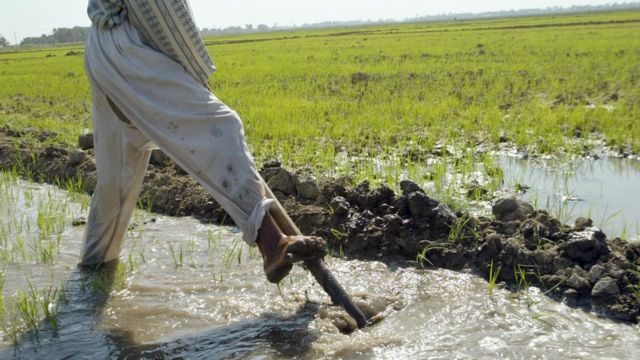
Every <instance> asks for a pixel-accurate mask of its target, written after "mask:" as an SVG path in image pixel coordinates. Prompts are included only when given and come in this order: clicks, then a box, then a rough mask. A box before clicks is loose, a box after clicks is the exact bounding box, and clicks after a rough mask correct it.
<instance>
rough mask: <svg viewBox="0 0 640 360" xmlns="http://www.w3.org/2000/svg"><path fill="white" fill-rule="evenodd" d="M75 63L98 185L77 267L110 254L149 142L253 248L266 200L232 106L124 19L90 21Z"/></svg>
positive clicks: (125, 221) (117, 246)
mask: <svg viewBox="0 0 640 360" xmlns="http://www.w3.org/2000/svg"><path fill="white" fill-rule="evenodd" d="M85 69H86V72H87V75H88V77H89V80H90V83H91V94H92V97H93V130H94V146H95V153H96V167H97V177H98V184H97V187H96V189H95V192H94V194H93V197H92V199H91V211H90V213H89V219H88V225H87V230H86V233H85V244H84V248H83V251H82V261H81V263H82V264H84V265H90V264H97V263H101V262H107V261H111V260H115V259H117V258H118V257H119V255H120V251H121V248H122V242H123V239H124V236H125V234H126V231H127V227H128V225H129V219H130V217H131V214H132V212H133V209H134V207H135V206H136V203H137V199H138V193H139V191H140V187H141V185H142V181H143V179H144V173H145V170H146V168H147V165H148V162H149V157H150V154H151V149H152V148H154V147H155V146H156V145H157V147H159V148H160V149H162V150H163V151H164V152H165V153H166V154H167V155H168V156H169V157H171V158H172V159H173V160H174V161H175V162H176V163H177V164H178V165H180V167H182V168H183V169H184V170H185V171H186V172H188V173H189V174H190V175H191V176H193V177H194V178H195V179H196V180H198V182H199V183H200V184H202V185H203V186H204V187H205V189H207V191H209V192H210V193H211V194H212V195H213V197H214V198H215V200H216V201H217V202H218V203H219V204H220V205H221V206H222V207H223V208H224V209H225V210H226V211H227V213H228V214H229V215H230V216H231V218H232V219H233V220H234V222H235V223H236V225H238V227H239V228H240V229H241V230H242V231H243V235H244V240H245V241H246V242H247V243H249V244H253V243H254V242H255V240H256V237H257V232H258V229H259V228H260V225H261V224H262V220H263V218H264V215H265V213H266V211H267V210H268V209H269V207H270V206H271V204H272V202H273V201H272V200H268V199H266V198H265V189H264V187H263V184H262V182H261V181H260V177H259V175H258V172H257V170H256V167H255V164H254V161H253V159H252V157H251V155H250V154H249V152H248V150H247V146H246V143H245V138H244V130H243V127H242V122H241V120H240V118H239V117H238V115H237V114H236V112H234V111H233V110H231V109H230V108H229V107H227V106H226V105H225V104H223V103H222V102H221V101H220V100H218V99H217V98H216V97H215V96H214V95H213V94H212V93H211V92H210V91H209V90H208V89H206V88H205V87H204V86H203V85H202V84H200V83H199V82H197V81H196V80H195V79H194V78H193V77H192V76H191V75H190V74H189V73H187V72H186V71H185V70H184V69H183V68H182V67H181V66H180V65H179V64H178V63H176V62H175V61H173V60H171V59H170V58H169V57H167V56H165V55H164V54H162V53H159V52H157V51H155V50H153V49H151V48H150V47H148V46H146V45H144V44H143V42H142V41H141V39H140V36H139V34H138V32H137V31H136V29H135V28H133V27H132V26H131V25H130V24H129V23H127V22H125V23H123V24H122V25H120V26H118V27H116V28H113V29H111V30H98V29H97V28H96V27H95V26H94V27H92V29H91V32H90V34H89V37H88V39H87V45H86V49H85ZM110 102H111V103H110Z"/></svg>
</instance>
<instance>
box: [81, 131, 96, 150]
mask: <svg viewBox="0 0 640 360" xmlns="http://www.w3.org/2000/svg"><path fill="white" fill-rule="evenodd" d="M78 147H79V148H80V149H82V150H89V149H93V134H83V135H80V136H79V137H78Z"/></svg>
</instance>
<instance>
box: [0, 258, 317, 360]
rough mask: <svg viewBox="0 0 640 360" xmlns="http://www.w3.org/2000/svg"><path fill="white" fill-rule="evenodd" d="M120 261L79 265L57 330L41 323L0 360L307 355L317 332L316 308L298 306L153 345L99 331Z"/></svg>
mask: <svg viewBox="0 0 640 360" xmlns="http://www.w3.org/2000/svg"><path fill="white" fill-rule="evenodd" d="M117 271H118V261H113V262H110V263H108V264H104V265H102V266H99V267H78V268H77V269H75V270H74V271H73V272H72V273H71V274H70V276H69V278H68V279H67V281H66V283H65V285H64V291H65V295H66V299H65V300H64V301H63V302H62V303H61V304H60V305H59V309H58V326H56V327H53V326H52V325H51V324H50V322H49V321H47V320H43V321H42V322H40V323H39V324H38V327H37V330H30V331H27V332H25V333H23V334H22V335H20V337H19V338H18V340H17V343H16V344H15V345H14V346H13V347H11V348H9V349H6V350H5V351H4V352H0V359H36V358H47V359H76V358H92V359H93V358H95V359H107V358H109V359H137V358H145V359H164V358H206V359H222V358H224V359H229V358H237V357H242V356H244V355H247V354H249V353H251V352H252V351H254V350H255V349H256V348H258V347H260V346H264V347H265V348H268V349H271V350H272V351H274V355H279V356H280V357H295V356H299V355H303V354H305V353H306V352H308V351H309V350H310V348H311V345H312V344H313V342H314V341H315V340H316V339H317V338H318V337H319V334H317V333H315V332H314V331H313V330H309V326H308V325H309V323H310V322H311V321H312V320H313V319H314V317H315V316H316V314H317V312H318V308H319V306H318V305H317V304H315V303H312V302H307V303H305V304H304V305H302V306H301V307H300V308H299V309H298V311H297V312H296V313H294V314H292V315H290V316H278V315H274V314H263V315H262V316H261V317H259V318H257V319H252V320H245V321H239V322H236V323H233V324H230V325H227V326H222V327H217V328H214V329H210V330H206V331H204V332H200V333H197V334H191V335H187V336H183V337H181V338H180V339H175V340H169V341H165V342H161V343H156V344H138V343H136V341H135V340H134V337H133V334H132V333H131V332H129V331H121V330H117V329H101V328H100V325H99V324H100V319H101V317H102V316H103V312H104V309H105V306H106V305H107V303H108V300H109V294H110V293H111V291H112V290H113V289H114V285H116V283H117V281H118V279H117Z"/></svg>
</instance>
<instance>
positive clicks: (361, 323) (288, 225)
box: [261, 178, 367, 329]
mask: <svg viewBox="0 0 640 360" xmlns="http://www.w3.org/2000/svg"><path fill="white" fill-rule="evenodd" d="M261 179H262V178H261ZM262 183H263V185H264V188H265V191H266V195H267V197H268V198H269V199H273V200H274V204H273V205H272V206H271V211H270V213H271V216H273V219H274V220H275V222H276V223H277V224H278V226H279V227H280V230H282V231H283V232H284V233H285V234H286V235H302V232H300V229H298V227H297V226H296V224H295V223H294V222H293V220H291V218H290V217H289V215H288V214H287V212H286V211H285V210H284V208H283V207H282V204H280V202H279V201H278V199H277V198H276V197H275V195H273V192H272V191H271V189H270V188H269V186H268V185H267V183H266V182H265V181H264V179H262ZM304 265H305V266H306V267H307V269H308V270H309V271H310V272H311V274H312V275H313V277H314V278H315V279H316V281H317V282H318V284H320V286H322V288H323V289H324V291H325V292H326V293H327V294H328V295H329V297H330V298H331V301H332V302H333V303H334V304H337V305H340V306H342V307H343V308H344V309H345V310H346V311H347V313H348V314H349V315H350V316H351V317H352V318H353V319H354V320H355V321H356V323H357V324H358V328H359V329H362V328H363V327H365V326H367V318H366V317H365V316H364V314H363V313H362V311H360V308H358V306H357V305H356V304H355V303H354V302H353V300H352V299H351V297H350V296H349V294H347V292H346V291H345V290H344V288H343V287H342V286H341V285H340V283H338V280H337V279H336V278H335V277H334V276H333V274H332V273H331V270H329V267H327V264H326V263H325V262H324V259H310V260H305V261H304Z"/></svg>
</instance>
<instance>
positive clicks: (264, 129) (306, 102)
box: [0, 11, 640, 187]
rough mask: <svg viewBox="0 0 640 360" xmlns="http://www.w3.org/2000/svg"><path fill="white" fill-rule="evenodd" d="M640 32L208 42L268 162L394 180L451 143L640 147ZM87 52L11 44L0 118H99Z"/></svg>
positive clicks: (563, 27)
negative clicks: (591, 141) (593, 141)
mask: <svg viewBox="0 0 640 360" xmlns="http://www.w3.org/2000/svg"><path fill="white" fill-rule="evenodd" d="M638 31H640V12H637V11H629V12H619V13H606V14H588V15H572V16H559V17H532V18H522V19H500V20H490V21H463V22H447V23H430V24H405V25H387V26H373V27H363V28H345V29H332V30H321V31H320V30H318V31H310V30H305V31H297V32H278V33H269V34H253V35H246V36H237V37H222V38H208V39H206V40H207V44H208V45H209V50H210V52H211V54H212V55H213V57H214V60H215V61H216V65H217V66H218V68H219V71H218V72H217V73H216V75H214V76H213V77H212V79H211V85H212V87H213V90H214V92H215V93H216V94H217V95H218V96H219V97H220V98H221V99H222V100H223V101H226V102H227V103H228V104H229V105H230V106H231V107H233V108H235V109H236V110H238V112H239V113H240V114H241V116H242V117H243V120H244V122H245V128H246V131H247V138H248V141H249V143H250V146H251V147H252V149H253V151H254V153H255V154H256V157H257V159H258V160H264V159H272V158H280V159H282V160H283V162H284V163H285V165H288V166H292V167H300V166H304V165H310V166H311V167H312V168H313V170H314V171H316V172H317V173H318V174H329V175H335V174H336V173H337V174H345V173H349V174H354V173H355V174H356V175H355V178H356V180H361V179H373V180H377V181H386V182H389V183H391V184H393V183H395V181H394V180H397V179H398V177H399V176H401V175H403V174H404V175H408V176H409V177H419V176H427V175H428V174H425V173H419V172H418V170H417V169H416V166H415V164H420V163H424V161H425V160H426V159H427V158H429V157H430V156H431V154H433V153H444V154H446V153H448V152H449V151H448V146H452V145H453V146H454V147H453V149H457V150H456V151H455V152H454V154H452V155H451V157H455V158H458V157H462V158H467V160H465V161H463V162H462V163H460V162H459V161H458V162H456V163H457V166H462V167H464V166H465V164H467V163H469V164H473V163H478V162H482V159H477V158H476V155H474V154H475V153H477V151H475V150H477V149H478V147H479V146H485V145H487V144H496V143H498V142H499V141H500V140H501V139H504V138H506V139H508V140H511V141H513V142H514V143H515V144H517V145H518V146H519V147H521V148H526V149H530V150H533V151H535V152H540V153H549V152H558V151H569V152H580V151H583V146H589V145H587V144H583V143H580V142H575V141H570V140H572V139H574V138H575V137H581V138H584V137H587V136H590V135H591V134H602V135H604V137H605V138H606V140H607V141H608V143H609V144H610V145H612V146H614V147H616V148H619V149H627V150H632V151H635V152H637V151H640V113H639V112H640V101H638V99H639V97H640V86H639V85H640V84H639V81H640V61H638V57H639V56H640V53H639V50H638V49H640V38H639V37H637V36H635V34H637V33H638ZM81 53H82V48H81V47H80V46H75V47H73V46H71V47H56V48H50V49H37V50H29V51H24V52H18V53H4V54H0V74H1V76H2V79H3V81H2V82H1V83H0V126H2V125H11V126H13V127H17V128H21V127H27V126H29V127H37V128H41V129H48V130H54V131H56V132H57V133H58V134H59V138H58V139H56V140H61V141H64V142H67V143H70V144H73V143H75V141H76V139H77V135H79V134H80V133H81V132H82V131H84V129H85V128H86V127H88V126H90V114H89V110H90V108H91V104H90V96H89V90H88V83H87V79H86V77H85V75H84V72H83V69H82V62H83V61H82V56H80V55H81ZM65 55H70V56H65ZM443 149H444V150H443ZM463 149H468V151H470V154H471V155H466V151H467V150H463ZM374 158H375V160H376V161H374ZM445 163H446V164H448V165H447V166H448V170H452V169H451V167H452V165H451V164H450V161H445ZM434 166H435V165H434ZM454 170H455V169H454ZM429 172H431V173H433V172H437V171H429ZM447 187H449V186H447Z"/></svg>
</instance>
